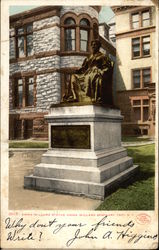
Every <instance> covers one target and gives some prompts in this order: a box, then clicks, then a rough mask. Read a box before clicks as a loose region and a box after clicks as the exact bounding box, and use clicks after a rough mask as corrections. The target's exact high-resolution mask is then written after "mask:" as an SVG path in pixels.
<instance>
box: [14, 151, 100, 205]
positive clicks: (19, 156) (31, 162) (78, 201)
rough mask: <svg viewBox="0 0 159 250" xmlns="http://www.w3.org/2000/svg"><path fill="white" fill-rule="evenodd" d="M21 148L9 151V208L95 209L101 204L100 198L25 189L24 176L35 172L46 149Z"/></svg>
mask: <svg viewBox="0 0 159 250" xmlns="http://www.w3.org/2000/svg"><path fill="white" fill-rule="evenodd" d="M19 150H20V151H21V152H17V151H15V150H14V149H13V150H10V152H9V155H10V158H9V160H10V161H9V162H10V163H9V209H11V210H12V209H13V210H16V209H18V210H20V209H23V210H26V209H29V210H38V209H39V210H45V209H47V210H95V209H96V208H97V207H98V206H99V205H100V203H101V201H100V200H93V199H89V198H85V197H77V196H71V195H63V194H55V193H49V192H42V191H34V190H27V189H24V188H23V184H24V176H25V175H29V174H31V173H32V172H33V168H34V166H35V165H36V164H38V163H40V162H41V155H42V154H43V153H44V152H45V151H46V149H45V150H41V149H40V150H38V151H37V150H36V149H34V150H36V153H35V151H34V150H28V149H22V150H21V149H19Z"/></svg>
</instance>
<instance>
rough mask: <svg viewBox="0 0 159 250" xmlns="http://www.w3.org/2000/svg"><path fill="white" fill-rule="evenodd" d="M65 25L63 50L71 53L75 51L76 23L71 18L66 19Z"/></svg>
mask: <svg viewBox="0 0 159 250" xmlns="http://www.w3.org/2000/svg"><path fill="white" fill-rule="evenodd" d="M64 25H65V50H66V51H72V50H75V49H76V46H75V45H76V35H75V34H76V23H75V20H74V19H73V18H70V17H69V18H67V19H66V20H65V22H64Z"/></svg>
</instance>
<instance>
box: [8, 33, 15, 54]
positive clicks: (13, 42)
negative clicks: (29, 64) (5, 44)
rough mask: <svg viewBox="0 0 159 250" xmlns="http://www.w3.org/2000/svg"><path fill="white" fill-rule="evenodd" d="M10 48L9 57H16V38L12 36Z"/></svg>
mask: <svg viewBox="0 0 159 250" xmlns="http://www.w3.org/2000/svg"><path fill="white" fill-rule="evenodd" d="M9 45H10V48H9V57H10V59H13V58H15V38H14V37H11V38H10V44H9Z"/></svg>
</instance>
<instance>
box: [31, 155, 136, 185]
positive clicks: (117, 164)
mask: <svg viewBox="0 0 159 250" xmlns="http://www.w3.org/2000/svg"><path fill="white" fill-rule="evenodd" d="M132 165H133V162H132V158H130V157H128V156H127V157H124V158H121V159H119V160H116V161H113V162H111V163H108V164H105V165H103V166H101V167H86V168H84V167H83V166H68V165H57V164H44V163H40V164H38V165H36V166H35V167H34V174H33V175H35V176H39V177H46V178H47V177H48V178H49V177H50V176H51V177H52V178H59V179H70V180H81V181H91V182H97V183H101V182H103V181H105V180H107V179H108V178H111V177H112V176H114V175H116V174H118V173H120V172H122V171H123V170H125V169H127V168H128V167H130V166H132Z"/></svg>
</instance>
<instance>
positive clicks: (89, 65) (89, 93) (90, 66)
mask: <svg viewBox="0 0 159 250" xmlns="http://www.w3.org/2000/svg"><path fill="white" fill-rule="evenodd" d="M91 47H92V52H93V53H92V54H91V55H90V57H88V58H86V59H85V60H84V62H83V64H82V67H81V68H80V69H78V70H76V72H75V74H73V75H72V77H71V81H70V87H69V88H68V89H67V93H65V95H64V97H63V101H64V102H92V103H105V104H110V105H112V104H113V98H112V74H113V64H112V62H111V60H110V59H109V57H108V56H107V55H104V54H103V53H102V52H100V51H99V49H100V47H101V43H100V41H99V40H93V41H92V42H91Z"/></svg>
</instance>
